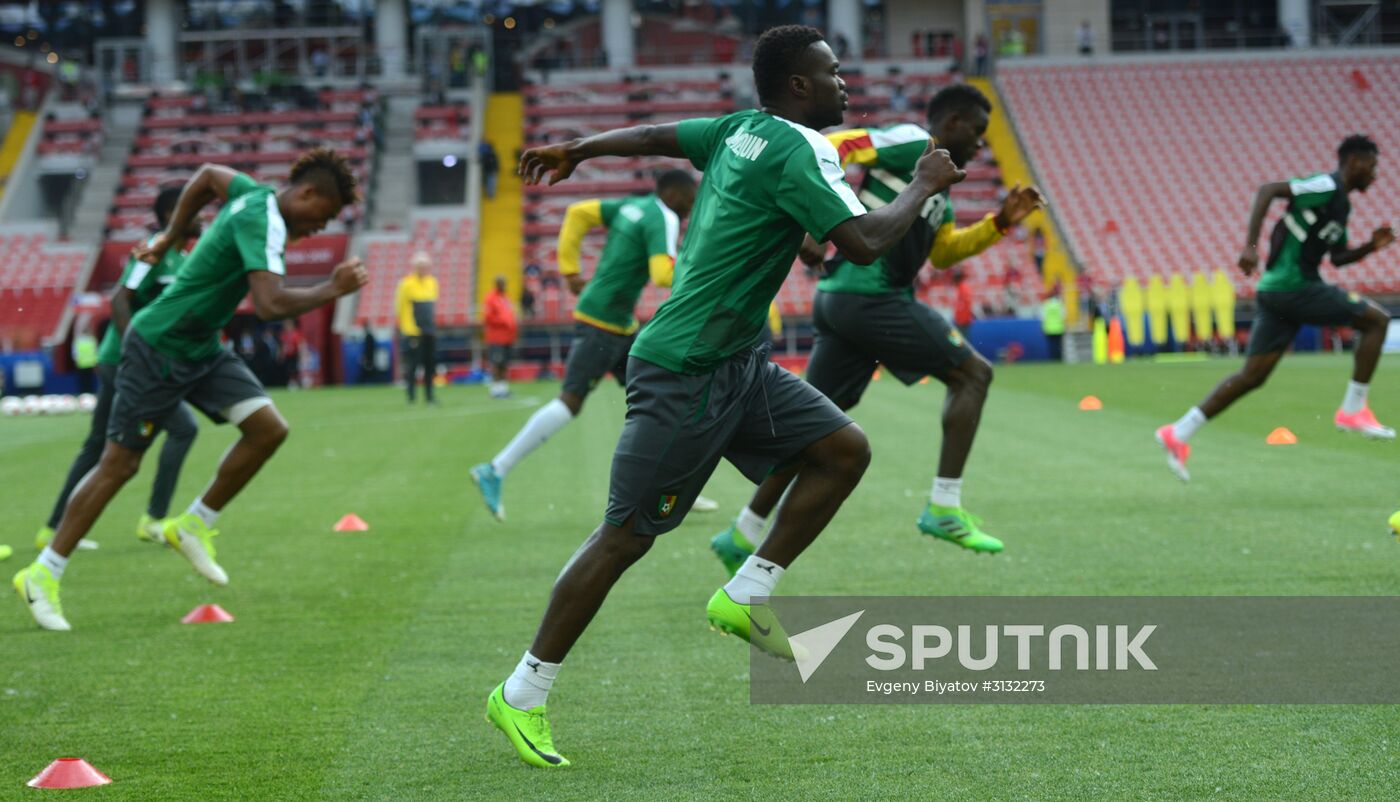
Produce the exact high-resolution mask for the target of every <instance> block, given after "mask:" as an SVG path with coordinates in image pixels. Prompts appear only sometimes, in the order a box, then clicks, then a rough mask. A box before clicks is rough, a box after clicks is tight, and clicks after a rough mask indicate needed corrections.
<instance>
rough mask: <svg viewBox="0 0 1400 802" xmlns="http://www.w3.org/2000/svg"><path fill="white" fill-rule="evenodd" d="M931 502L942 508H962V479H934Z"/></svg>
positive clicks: (930, 496) (930, 495) (940, 477)
mask: <svg viewBox="0 0 1400 802" xmlns="http://www.w3.org/2000/svg"><path fill="white" fill-rule="evenodd" d="M929 501H931V502H933V503H934V504H937V505H938V506H940V507H961V506H962V479H945V478H944V477H942V476H939V477H936V478H934V480H933V492H932V493H930V494H929Z"/></svg>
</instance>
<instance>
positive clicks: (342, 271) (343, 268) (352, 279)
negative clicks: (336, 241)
mask: <svg viewBox="0 0 1400 802" xmlns="http://www.w3.org/2000/svg"><path fill="white" fill-rule="evenodd" d="M368 283H369V271H368V270H366V269H365V265H364V263H363V262H361V261H360V260H359V258H351V259H346V260H345V261H343V262H341V263H340V264H338V265H336V266H335V270H334V271H332V272H331V284H332V285H333V286H334V287H335V289H336V291H337V292H339V293H340V294H341V295H349V294H350V293H352V292H354V291H356V290H358V289H359V288H361V287H363V286H365V285H366V284H368Z"/></svg>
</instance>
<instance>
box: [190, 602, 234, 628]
mask: <svg viewBox="0 0 1400 802" xmlns="http://www.w3.org/2000/svg"><path fill="white" fill-rule="evenodd" d="M231 621H233V616H232V615H229V612H228V610H225V609H224V608H222V607H220V606H219V605H217V604H201V605H199V606H198V607H196V608H194V609H193V610H190V613H189V615H187V616H185V617H184V618H181V619H180V623H181V624H227V623H229V622H231Z"/></svg>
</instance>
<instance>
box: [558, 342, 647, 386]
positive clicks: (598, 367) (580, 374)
mask: <svg viewBox="0 0 1400 802" xmlns="http://www.w3.org/2000/svg"><path fill="white" fill-rule="evenodd" d="M635 339H636V335H633V334H614V333H613V332H611V331H604V330H602V329H600V328H598V327H597V326H590V325H588V324H587V323H580V324H578V329H577V331H576V332H575V333H574V343H573V345H571V346H569V361H568V362H567V363H566V364H565V365H564V392H566V393H573V394H574V395H576V396H578V397H579V398H584V397H586V396H587V395H588V394H589V393H591V392H593V388H594V387H597V386H598V382H599V381H602V379H603V376H605V375H607V372H608V371H612V374H613V378H614V379H617V383H618V384H620V385H622V386H623V387H626V386H627V352H628V351H629V350H631V348H632V341H633V340H635Z"/></svg>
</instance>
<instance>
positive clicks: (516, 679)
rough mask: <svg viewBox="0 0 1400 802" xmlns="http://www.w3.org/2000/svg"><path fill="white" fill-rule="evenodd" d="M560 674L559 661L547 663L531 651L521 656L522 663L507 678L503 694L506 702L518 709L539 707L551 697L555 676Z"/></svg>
mask: <svg viewBox="0 0 1400 802" xmlns="http://www.w3.org/2000/svg"><path fill="white" fill-rule="evenodd" d="M557 676H559V664H558V663H546V662H545V661H543V660H541V659H539V658H538V657H535V656H534V655H533V654H530V653H529V652H526V653H525V656H524V657H522V658H520V663H519V664H518V665H517V666H516V667H515V671H514V672H512V673H511V675H510V678H509V679H507V680H506V687H505V689H504V690H502V691H501V695H502V696H504V697H505V698H506V704H508V705H510V706H511V707H513V708H515V709H516V710H529V709H531V708H534V707H539V706H540V705H542V704H544V703H545V700H546V699H548V698H549V689H550V688H552V687H554V678H555V677H557Z"/></svg>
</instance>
